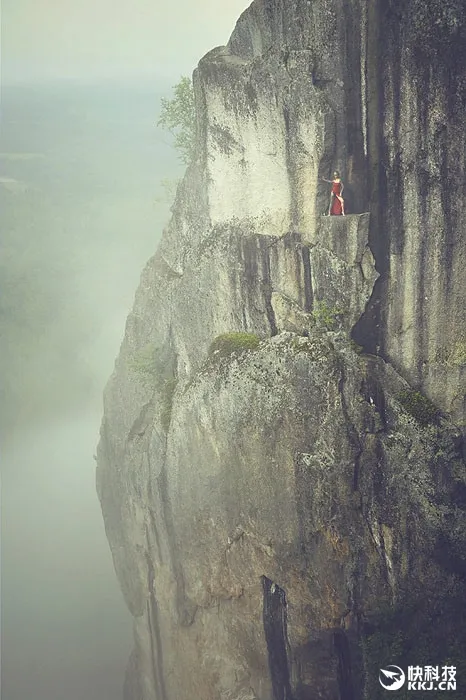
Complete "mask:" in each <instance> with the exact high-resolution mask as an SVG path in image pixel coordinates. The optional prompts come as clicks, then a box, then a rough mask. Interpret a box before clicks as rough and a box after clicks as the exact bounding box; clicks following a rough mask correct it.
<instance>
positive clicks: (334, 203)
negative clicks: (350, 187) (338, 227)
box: [322, 170, 345, 216]
mask: <svg viewBox="0 0 466 700" xmlns="http://www.w3.org/2000/svg"><path fill="white" fill-rule="evenodd" d="M322 180H323V181H324V182H328V183H329V184H330V185H332V191H331V193H330V206H329V208H328V215H329V216H345V200H344V199H343V197H342V194H343V183H342V181H341V178H340V173H339V172H338V170H335V172H334V173H333V180H326V179H325V177H323V178H322Z"/></svg>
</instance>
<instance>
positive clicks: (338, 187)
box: [330, 180, 343, 216]
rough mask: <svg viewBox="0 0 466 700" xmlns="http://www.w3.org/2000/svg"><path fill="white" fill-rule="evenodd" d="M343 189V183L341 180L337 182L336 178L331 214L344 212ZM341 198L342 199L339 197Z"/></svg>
mask: <svg viewBox="0 0 466 700" xmlns="http://www.w3.org/2000/svg"><path fill="white" fill-rule="evenodd" d="M342 189H343V185H342V183H341V180H340V182H336V181H335V180H333V181H332V194H333V195H334V196H333V200H332V207H331V209H330V214H332V215H333V216H341V215H342V214H343V202H342V199H343V197H342V196H341V191H342ZM338 198H340V199H338Z"/></svg>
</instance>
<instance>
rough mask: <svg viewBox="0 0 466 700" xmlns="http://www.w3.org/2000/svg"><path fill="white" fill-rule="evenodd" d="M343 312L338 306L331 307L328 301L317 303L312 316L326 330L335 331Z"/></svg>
mask: <svg viewBox="0 0 466 700" xmlns="http://www.w3.org/2000/svg"><path fill="white" fill-rule="evenodd" d="M341 313H342V311H341V309H339V308H338V307H336V306H329V305H328V304H327V302H326V301H316V302H315V304H314V308H313V309H312V312H311V315H312V317H313V319H314V321H315V322H316V324H317V325H319V326H323V327H324V328H325V329H326V330H328V331H331V330H334V329H335V328H336V326H337V323H338V318H337V317H338V316H339V315H341Z"/></svg>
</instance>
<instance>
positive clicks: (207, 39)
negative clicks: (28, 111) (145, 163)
mask: <svg viewBox="0 0 466 700" xmlns="http://www.w3.org/2000/svg"><path fill="white" fill-rule="evenodd" d="M249 4H250V2H248V0H176V2H171V1H169V0H167V1H165V2H162V1H161V0H3V2H2V8H1V13H2V79H3V84H10V83H16V82H30V81H42V80H62V79H69V80H80V81H94V80H96V81H100V80H101V79H103V78H104V79H111V80H122V79H127V78H132V77H134V78H135V77H141V78H151V77H152V78H154V79H157V78H163V77H169V78H171V77H172V76H173V75H178V74H181V73H190V72H191V71H192V70H193V69H194V68H195V66H196V64H197V62H198V60H199V58H201V56H202V55H204V54H205V53H206V52H207V51H209V50H210V49H212V48H214V47H215V46H218V45H221V44H225V43H226V42H227V40H228V38H229V35H230V33H231V31H232V30H233V28H234V25H235V22H236V20H237V19H238V17H239V15H240V14H241V12H242V11H243V10H244V9H246V7H248V5H249Z"/></svg>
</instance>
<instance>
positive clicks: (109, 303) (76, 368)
mask: <svg viewBox="0 0 466 700" xmlns="http://www.w3.org/2000/svg"><path fill="white" fill-rule="evenodd" d="M162 93H165V94H166V89H165V86H152V85H150V86H148V85H145V86H137V87H136V86H132V87H127V86H126V87H125V86H112V87H111V88H110V87H106V86H93V87H89V88H84V87H79V88H76V87H66V86H55V87H54V86H48V87H47V88H40V87H37V86H36V87H35V88H26V87H24V88H11V89H9V90H8V89H6V90H4V91H3V94H2V105H1V111H2V123H1V132H0V139H1V142H0V233H1V239H0V292H1V297H0V353H1V355H0V361H1V387H0V389H1V393H0V430H1V436H2V455H1V457H2V462H1V467H2V562H1V564H2V572H1V573H2V700H83V699H84V698H85V699H86V700H117V699H118V698H121V697H122V685H123V675H124V668H125V665H126V662H127V659H128V656H129V652H130V647H131V620H130V616H129V614H128V613H127V611H126V608H125V606H124V603H123V600H122V596H121V593H120V591H119V588H118V584H117V581H116V577H115V574H114V571H113V566H112V562H111V556H110V552H109V548H108V544H107V541H106V539H105V534H104V529H103V523H102V518H101V514H100V508H99V504H98V500H97V496H96V494H95V476H94V472H95V462H94V460H93V454H94V453H95V446H96V442H97V437H98V429H99V424H100V419H101V403H102V400H101V395H102V391H103V386H104V384H105V382H106V380H107V378H108V376H109V375H110V373H111V371H112V369H113V362H114V359H115V357H116V355H117V352H118V348H119V343H120V341H121V339H122V336H123V331H124V323H125V319H126V316H127V313H128V311H129V309H130V307H131V305H132V300H133V296H134V291H135V289H136V287H137V284H138V280H139V275H140V272H141V269H142V267H143V265H144V263H145V262H146V260H147V259H148V258H149V257H150V256H151V255H152V254H153V252H154V251H155V248H156V245H157V241H158V239H159V236H160V233H161V230H162V227H163V225H164V223H165V222H166V220H167V219H168V204H167V203H166V204H162V203H160V202H158V201H157V198H158V197H159V196H161V195H162V194H163V193H162V190H161V189H160V187H159V181H160V179H161V178H170V177H177V176H179V174H180V167H179V165H177V161H176V155H175V154H174V152H173V150H172V149H171V148H170V146H169V145H167V143H166V142H167V141H168V139H167V138H166V137H165V136H164V135H163V134H162V133H161V132H160V131H158V130H157V129H156V128H155V122H156V120H157V111H158V108H159V103H160V95H161V94H162Z"/></svg>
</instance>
